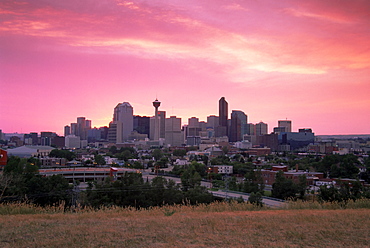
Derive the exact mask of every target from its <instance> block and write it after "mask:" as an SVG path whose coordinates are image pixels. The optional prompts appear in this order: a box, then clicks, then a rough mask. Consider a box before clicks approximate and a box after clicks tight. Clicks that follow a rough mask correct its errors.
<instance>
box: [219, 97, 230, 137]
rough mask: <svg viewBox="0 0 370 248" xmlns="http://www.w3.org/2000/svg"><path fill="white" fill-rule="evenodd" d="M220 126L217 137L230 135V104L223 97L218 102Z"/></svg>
mask: <svg viewBox="0 0 370 248" xmlns="http://www.w3.org/2000/svg"><path fill="white" fill-rule="evenodd" d="M218 113H219V115H218V116H219V126H218V127H217V128H216V137H222V136H227V135H228V123H227V119H228V103H227V102H226V100H225V97H221V98H220V100H219V101H218Z"/></svg>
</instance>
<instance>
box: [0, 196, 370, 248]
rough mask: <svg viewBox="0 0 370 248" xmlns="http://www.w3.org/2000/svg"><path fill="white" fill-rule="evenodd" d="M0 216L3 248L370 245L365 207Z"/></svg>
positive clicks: (216, 207) (220, 206) (53, 211)
mask: <svg viewBox="0 0 370 248" xmlns="http://www.w3.org/2000/svg"><path fill="white" fill-rule="evenodd" d="M315 206H316V207H315ZM348 207H352V208H348ZM363 207H365V208H363ZM299 208H308V209H299ZM17 209H18V210H17ZM6 211H8V213H6ZM12 211H13V212H12ZM27 211H28V212H27ZM17 213H18V214H17ZM20 213H32V214H20ZM0 214H3V215H1V216H0V247H369V244H370V228H369V227H370V209H369V200H367V201H364V202H362V205H361V202H360V204H358V203H357V205H355V206H354V207H353V206H350V205H348V206H347V208H346V209H341V207H340V206H339V205H333V204H332V205H330V204H327V205H319V204H307V203H305V204H302V203H299V204H292V205H290V206H289V207H287V209H280V210H270V209H266V208H262V209H256V208H254V207H253V206H251V205H250V204H236V203H232V204H229V203H214V204H211V205H201V206H198V207H192V206H167V207H162V208H152V209H149V210H135V209H122V208H110V209H103V210H99V211H93V210H91V209H83V210H79V211H77V212H74V213H63V212H61V211H60V209H59V208H58V207H55V208H50V209H42V210H41V209H38V208H37V207H32V206H24V205H19V206H15V205H12V206H6V205H3V206H1V207H0Z"/></svg>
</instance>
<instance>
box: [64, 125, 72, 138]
mask: <svg viewBox="0 0 370 248" xmlns="http://www.w3.org/2000/svg"><path fill="white" fill-rule="evenodd" d="M70 134H71V127H70V126H68V125H67V126H64V137H66V136H67V135H70Z"/></svg>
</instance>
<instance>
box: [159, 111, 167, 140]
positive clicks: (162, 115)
mask: <svg viewBox="0 0 370 248" xmlns="http://www.w3.org/2000/svg"><path fill="white" fill-rule="evenodd" d="M158 117H159V138H161V139H164V138H165V135H166V111H158Z"/></svg>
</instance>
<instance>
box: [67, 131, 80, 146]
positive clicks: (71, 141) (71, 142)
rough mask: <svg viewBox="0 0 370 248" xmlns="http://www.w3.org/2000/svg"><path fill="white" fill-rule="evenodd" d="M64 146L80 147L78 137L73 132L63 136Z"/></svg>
mask: <svg viewBox="0 0 370 248" xmlns="http://www.w3.org/2000/svg"><path fill="white" fill-rule="evenodd" d="M65 147H66V148H80V147H81V141H80V137H79V136H76V135H74V134H71V135H67V136H66V137H65Z"/></svg>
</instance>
